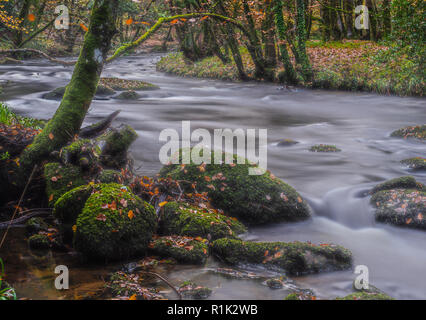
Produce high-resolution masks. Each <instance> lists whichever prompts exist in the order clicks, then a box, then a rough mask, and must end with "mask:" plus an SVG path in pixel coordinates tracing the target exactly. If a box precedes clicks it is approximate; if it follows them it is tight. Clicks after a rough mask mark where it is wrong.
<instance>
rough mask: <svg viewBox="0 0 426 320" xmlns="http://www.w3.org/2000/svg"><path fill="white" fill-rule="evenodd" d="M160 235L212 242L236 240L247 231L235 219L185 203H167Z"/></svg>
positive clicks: (162, 213) (162, 214)
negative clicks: (180, 236)
mask: <svg viewBox="0 0 426 320" xmlns="http://www.w3.org/2000/svg"><path fill="white" fill-rule="evenodd" d="M159 230H160V233H161V234H175V235H182V236H191V237H202V238H208V239H212V240H216V239H220V238H236V236H237V235H238V234H241V233H244V232H246V231H247V229H246V228H245V227H244V225H243V224H241V223H240V222H238V221H237V220H236V219H235V218H231V217H227V216H225V215H222V214H219V213H213V212H209V211H208V210H205V209H201V208H196V207H192V206H189V205H187V204H184V203H178V202H169V203H167V204H166V205H165V206H164V207H163V210H162V212H161V215H160V228H159Z"/></svg>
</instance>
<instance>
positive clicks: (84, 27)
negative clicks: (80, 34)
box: [80, 23, 89, 32]
mask: <svg viewBox="0 0 426 320" xmlns="http://www.w3.org/2000/svg"><path fill="white" fill-rule="evenodd" d="M80 27H81V29H83V30H84V31H86V32H87V31H88V30H89V28H87V27H86V26H85V25H84V24H82V23H80Z"/></svg>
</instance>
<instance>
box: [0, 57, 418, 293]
mask: <svg viewBox="0 0 426 320" xmlns="http://www.w3.org/2000/svg"><path fill="white" fill-rule="evenodd" d="M159 57H160V56H159V55H144V56H130V57H125V58H121V59H119V60H117V61H115V62H114V63H112V64H111V65H108V66H107V67H106V68H105V70H104V72H103V76H111V77H119V78H126V79H139V80H144V81H148V82H151V83H153V84H156V85H159V86H160V88H161V89H160V90H155V91H146V92H142V97H141V98H140V99H139V100H137V101H124V102H123V101H120V100H114V99H110V100H98V99H96V100H94V101H93V103H92V105H91V108H90V111H89V113H88V115H87V117H86V119H85V123H87V124H89V123H93V122H95V121H97V120H99V119H100V118H101V117H103V116H105V115H107V114H109V113H111V112H112V111H114V110H116V109H121V110H122V111H121V113H120V114H119V116H118V118H117V119H116V120H115V123H116V124H119V123H127V124H129V125H131V126H132V127H133V128H135V130H136V131H137V133H138V135H139V138H138V140H137V141H136V142H135V143H134V144H133V146H132V148H131V151H132V153H133V157H134V158H135V160H136V167H137V166H139V165H141V168H140V171H141V172H143V174H144V175H154V174H155V173H156V172H158V170H159V169H160V168H161V166H162V165H161V163H160V162H159V160H158V154H159V149H160V148H161V146H162V143H160V142H159V140H158V137H159V133H160V132H161V130H163V129H166V128H173V129H176V130H177V131H178V132H180V130H181V121H182V120H190V121H191V128H192V129H193V130H194V129H196V128H206V129H208V130H209V131H210V132H212V131H213V129H215V128H218V129H225V128H230V129H236V128H242V129H248V128H255V129H262V128H265V129H267V130H268V169H269V170H270V171H271V172H272V173H274V174H275V175H276V176H277V177H279V178H281V179H283V180H284V181H286V182H287V183H289V184H290V185H292V186H293V187H295V188H296V189H297V190H298V191H299V192H300V193H301V194H302V195H303V197H304V198H306V199H307V200H308V202H309V204H310V205H311V207H312V209H313V218H312V219H310V220H308V221H305V222H301V223H293V224H285V223H282V224H273V225H267V226H262V227H256V228H251V229H250V230H249V233H248V234H247V235H246V236H245V237H246V238H247V239H250V240H256V241H294V240H300V241H311V242H313V243H335V244H340V245H343V246H345V247H347V248H348V249H350V250H351V251H352V253H353V256H354V265H366V266H367V267H368V268H369V275H370V283H372V284H374V285H375V286H376V287H378V288H380V289H381V290H383V291H385V292H387V293H388V294H390V295H391V296H393V297H394V298H397V299H426V277H425V272H424V269H425V267H426V246H425V243H426V232H424V231H416V230H412V229H404V228H397V227H392V226H388V225H384V224H377V223H376V222H375V220H374V215H373V211H372V209H371V208H370V206H369V197H367V196H365V193H366V191H367V190H368V189H369V188H371V187H372V186H373V185H375V184H377V183H378V182H380V181H383V180H386V179H389V178H394V177H399V176H402V175H407V174H412V175H414V176H415V177H416V179H417V180H418V181H421V182H423V183H424V182H425V181H426V174H425V173H416V172H410V171H409V170H408V169H407V168H405V167H403V166H402V165H401V164H400V163H399V161H400V160H402V159H405V158H409V157H414V156H423V157H424V156H425V144H424V143H421V142H418V141H409V140H402V139H394V138H390V137H389V135H390V133H391V132H392V131H393V130H395V129H398V128H400V127H404V126H408V125H417V124H424V123H426V103H425V100H424V99H421V98H400V97H388V96H380V95H375V94H369V93H349V92H334V91H312V90H307V89H306V90H305V89H292V90H287V89H283V88H280V87H279V86H277V85H274V84H263V83H254V82H251V83H230V82H222V81H214V80H200V79H186V78H178V77H174V76H169V75H165V74H163V73H160V72H156V71H155V62H156V61H157V60H158V59H159ZM71 72H72V68H71V67H62V66H57V65H53V64H51V63H47V62H41V61H38V60H34V61H29V62H25V64H23V65H13V66H0V80H10V81H12V82H11V83H10V84H9V85H8V87H7V88H6V92H5V94H4V95H3V97H2V99H3V100H5V101H6V102H7V103H8V104H9V105H10V106H11V107H12V109H13V110H14V111H16V112H17V113H19V114H22V115H28V116H32V117H36V118H44V119H46V118H49V117H51V116H52V115H53V113H54V111H55V110H56V108H57V107H58V104H59V102H58V101H50V100H44V99H42V98H41V96H42V95H43V94H44V93H46V92H47V91H49V90H52V89H54V88H56V87H59V86H63V85H66V84H67V83H68V81H69V79H70V77H71ZM284 138H290V139H294V140H297V141H299V143H298V144H296V145H294V146H290V147H279V146H277V142H278V141H279V140H281V139H284ZM318 143H324V144H334V145H336V146H337V147H339V148H341V149H342V152H339V153H313V152H309V151H308V149H309V147H310V146H311V145H313V144H318ZM17 230H19V229H14V233H19V231H17ZM10 239H11V240H9V243H8V246H7V248H6V250H9V253H8V254H7V255H6V256H7V258H6V267H7V268H9V269H8V270H7V271H8V272H7V273H8V279H9V280H10V281H11V282H12V284H14V285H15V286H16V288H17V289H18V293H20V292H21V295H24V296H27V297H29V298H49V299H60V298H72V297H76V296H78V295H79V294H81V292H85V291H90V290H94V288H97V287H99V286H100V284H101V283H102V279H103V277H105V276H106V275H107V273H108V272H110V271H111V270H114V268H117V266H116V265H109V266H105V267H99V266H81V265H78V264H75V263H74V264H73V262H72V261H70V258H69V257H67V256H66V255H59V254H54V255H53V256H50V258H49V259H50V260H49V261H41V262H40V261H39V262H37V261H38V260H37V259H36V258H34V257H32V256H31V255H30V254H29V253H28V252H26V250H25V249H24V247H25V245H24V244H22V243H21V242H22V241H21V242H19V240H18V239H16V237H13V236H12V237H11V238H10ZM8 248H9V249H8ZM3 250H5V249H3ZM2 255H4V253H3V254H2ZM36 260H37V261H36ZM71 260H72V259H71ZM61 263H64V264H66V263H69V264H68V265H69V266H70V269H71V280H72V281H71V290H69V291H68V292H66V293H64V292H63V291H61V292H60V291H56V290H54V289H53V279H54V277H55V275H54V274H53V267H54V265H57V264H61ZM217 266H220V264H219V263H218V262H215V261H209V263H208V264H207V266H206V267H203V268H201V267H193V266H187V267H175V268H168V269H167V270H164V272H165V273H166V275H167V276H168V277H169V279H170V281H172V282H174V283H178V282H179V281H182V280H187V279H188V278H193V279H196V281H197V282H198V283H200V284H204V285H207V286H209V287H211V288H213V290H214V293H213V295H212V297H211V298H217V299H282V298H284V297H285V296H286V294H287V293H288V290H287V289H283V290H271V289H269V288H267V287H266V286H264V285H262V283H261V281H243V280H232V279H226V278H223V277H221V276H218V275H216V274H214V273H212V272H210V270H211V269H214V268H215V267H217ZM73 268H74V269H73ZM256 272H263V273H267V271H265V270H259V269H257V270H256ZM354 278H355V275H354V274H353V271H345V272H332V273H325V274H320V275H311V276H304V277H298V278H294V279H293V280H294V281H295V283H296V284H297V285H298V286H300V287H303V288H311V289H312V290H313V291H314V292H315V294H316V295H317V296H318V297H320V298H334V297H336V296H341V295H346V294H348V293H350V292H352V282H353V280H354ZM171 297H173V295H172V294H171Z"/></svg>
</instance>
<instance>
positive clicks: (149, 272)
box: [139, 270, 182, 300]
mask: <svg viewBox="0 0 426 320" xmlns="http://www.w3.org/2000/svg"><path fill="white" fill-rule="evenodd" d="M139 272H141V273H148V274H151V275H153V276H156V277H157V278H158V279H160V280H162V281H163V282H164V283H165V284H167V285H168V286H169V287H170V288H172V289H173V291H174V292H176V294H177V295H178V296H179V300H182V294H181V293H180V292H179V290H177V289H176V288H175V287H174V286H173V285H172V284H171V283H170V282H169V281H168V280H167V279H166V278H164V277H162V276H161V275H159V274H158V273H155V272H152V271H143V270H141V271H139Z"/></svg>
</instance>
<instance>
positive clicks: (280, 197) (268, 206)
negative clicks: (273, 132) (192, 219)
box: [160, 150, 310, 224]
mask: <svg viewBox="0 0 426 320" xmlns="http://www.w3.org/2000/svg"><path fill="white" fill-rule="evenodd" d="M182 152H183V153H189V152H190V151H188V150H183V151H182V150H181V151H180V152H179V154H178V155H176V156H178V157H179V159H177V160H178V163H182ZM196 152H198V151H196ZM199 154H202V151H201V153H199ZM222 156H224V153H223V154H222ZM230 156H231V157H233V158H232V159H233V163H231V164H213V163H215V162H214V158H215V152H214V151H212V152H211V158H210V159H211V161H210V163H212V164H202V165H196V164H194V163H191V164H187V165H179V164H169V165H165V166H164V167H163V168H162V169H161V171H160V176H161V177H171V178H172V179H174V180H185V181H191V182H195V183H196V188H197V191H198V192H207V193H208V196H209V198H211V202H212V205H213V206H214V207H216V208H219V209H222V210H224V211H225V212H226V213H227V214H229V215H230V216H233V217H237V218H239V219H241V220H242V221H245V222H247V223H251V224H262V223H268V222H273V221H298V220H303V219H307V218H308V217H309V216H310V213H309V208H308V205H307V204H306V202H305V201H304V200H303V199H302V197H301V196H300V195H299V194H298V193H297V192H296V190H295V189H293V188H292V187H291V186H289V185H287V184H286V183H284V182H283V181H281V180H280V179H278V178H276V177H275V176H274V175H273V174H271V173H270V172H268V171H267V172H265V173H263V174H261V175H249V169H254V170H256V169H260V168H257V167H256V165H253V164H251V163H250V162H249V161H248V160H246V159H241V158H240V159H239V160H238V158H237V156H236V155H230ZM222 159H223V158H222ZM237 161H238V162H240V163H242V164H237ZM259 171H260V172H261V170H259Z"/></svg>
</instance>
